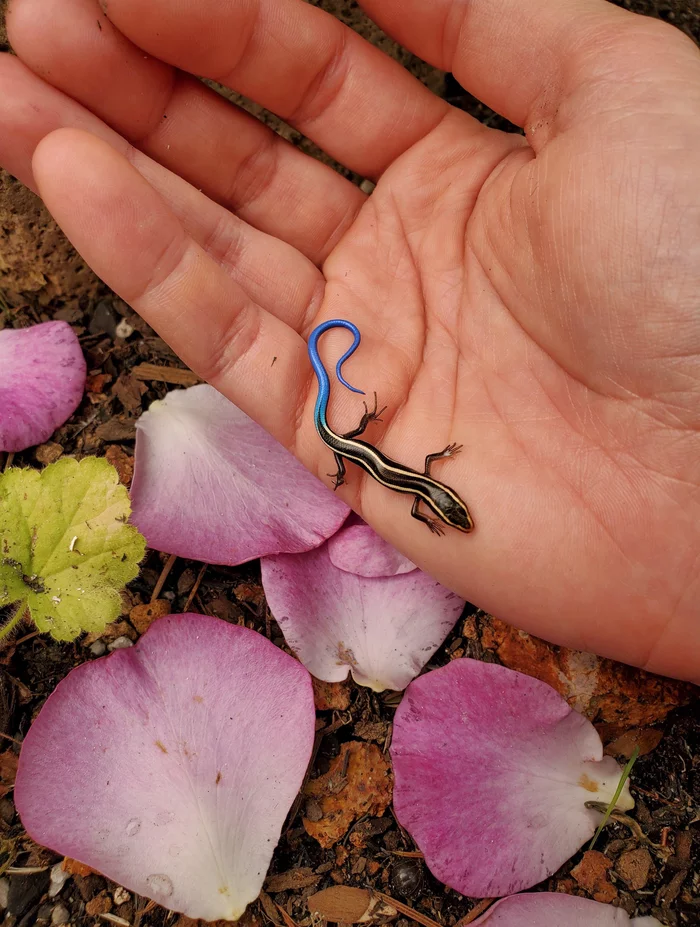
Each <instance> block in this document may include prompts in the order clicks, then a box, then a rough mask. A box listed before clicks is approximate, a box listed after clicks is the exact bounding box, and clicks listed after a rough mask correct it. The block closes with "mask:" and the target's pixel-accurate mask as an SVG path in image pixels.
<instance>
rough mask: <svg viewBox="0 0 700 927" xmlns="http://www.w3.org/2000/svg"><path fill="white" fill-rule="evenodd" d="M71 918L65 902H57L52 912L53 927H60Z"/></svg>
mask: <svg viewBox="0 0 700 927" xmlns="http://www.w3.org/2000/svg"><path fill="white" fill-rule="evenodd" d="M69 920H70V912H69V911H68V908H67V907H66V906H65V905H64V904H57V905H56V907H55V908H54V909H53V911H52V912H51V923H52V924H53V927H59V925H61V924H67V923H68V921H69Z"/></svg>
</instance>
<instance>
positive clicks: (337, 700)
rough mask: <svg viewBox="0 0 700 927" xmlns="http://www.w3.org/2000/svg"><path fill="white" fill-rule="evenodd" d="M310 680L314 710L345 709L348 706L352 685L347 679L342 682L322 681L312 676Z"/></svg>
mask: <svg viewBox="0 0 700 927" xmlns="http://www.w3.org/2000/svg"><path fill="white" fill-rule="evenodd" d="M311 682H312V683H313V687H314V703H315V705H316V711H346V710H347V709H348V708H349V707H350V693H351V691H352V687H351V685H350V682H349V681H348V680H347V679H344V680H343V681H342V682H324V681H323V680H322V679H316V677H315V676H312V677H311Z"/></svg>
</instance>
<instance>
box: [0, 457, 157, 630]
mask: <svg viewBox="0 0 700 927" xmlns="http://www.w3.org/2000/svg"><path fill="white" fill-rule="evenodd" d="M130 513H131V506H130V503H129V495H128V493H127V491H126V489H125V487H124V486H122V485H121V484H120V483H119V478H118V476H117V472H116V470H115V469H114V467H112V466H111V465H110V464H109V463H108V462H107V461H106V460H104V459H100V458H97V457H85V458H84V459H83V460H81V461H77V460H73V459H72V458H69V457H66V458H63V459H62V460H59V461H57V462H56V463H54V464H50V465H49V466H48V467H46V469H45V470H42V471H41V472H40V471H38V470H30V469H19V468H13V469H10V470H8V471H7V472H5V473H4V474H2V475H1V476H0V606H3V605H8V604H10V603H11V602H17V601H25V602H26V604H27V606H28V607H29V611H30V614H31V617H32V618H33V620H34V622H35V624H36V626H37V627H38V628H39V630H41V631H48V632H49V633H50V634H51V636H52V637H54V638H56V640H64V641H67V640H73V639H74V638H76V637H77V636H78V635H79V634H80V633H81V631H98V632H99V631H101V630H102V629H103V628H104V627H105V625H106V624H108V623H109V622H110V621H113V620H114V619H115V618H117V617H118V615H119V612H120V608H121V599H120V596H119V592H120V590H121V589H122V588H123V587H124V585H125V584H126V583H128V582H129V581H130V580H132V579H134V578H135V577H136V575H137V574H138V564H139V561H140V560H141V559H142V558H143V555H144V553H145V549H146V542H145V539H144V538H143V537H142V535H141V534H139V532H138V531H137V530H136V528H134V527H132V526H131V525H127V524H126V521H127V519H128V517H129V515H130ZM0 636H1V634H0Z"/></svg>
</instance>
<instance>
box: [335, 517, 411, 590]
mask: <svg viewBox="0 0 700 927" xmlns="http://www.w3.org/2000/svg"><path fill="white" fill-rule="evenodd" d="M350 518H351V519H352V521H350V523H348V524H347V525H346V527H345V529H344V530H343V531H341V532H339V533H338V534H336V535H335V536H334V537H332V538H331V539H330V541H329V542H328V555H329V557H330V558H331V563H332V564H333V566H336V567H338V569H339V570H345V572H346V573H356V574H357V575H358V576H397V575H398V574H400V573H411V572H412V571H413V570H416V569H418V568H417V566H416V565H415V563H412V562H411V561H410V560H409V559H408V558H407V557H404V555H403V554H400V553H399V552H398V550H396V548H395V547H392V546H391V544H389V542H388V541H385V540H384V539H383V538H380V537H379V535H378V534H376V533H375V532H374V531H373V530H372V529H371V528H370V527H369V525H366V524H365V523H364V522H359V523H357V522H356V521H355V518H354V517H353V516H350Z"/></svg>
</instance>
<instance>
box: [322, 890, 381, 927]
mask: <svg viewBox="0 0 700 927" xmlns="http://www.w3.org/2000/svg"><path fill="white" fill-rule="evenodd" d="M307 904H308V906H309V911H310V913H311V914H317V915H319V916H320V917H322V918H323V919H324V920H326V921H331V922H332V923H334V924H365V923H367V921H374V920H378V919H383V918H390V917H396V915H397V913H398V912H397V910H396V908H393V907H392V906H391V905H390V904H387V902H385V901H383V900H382V899H381V898H379V897H377V896H376V895H375V894H374V893H373V892H371V891H369V890H368V889H366V888H351V887H350V886H349V885H333V886H332V887H331V888H325V889H324V890H323V891H321V892H316V894H315V895H311V897H310V898H308V899H307Z"/></svg>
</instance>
